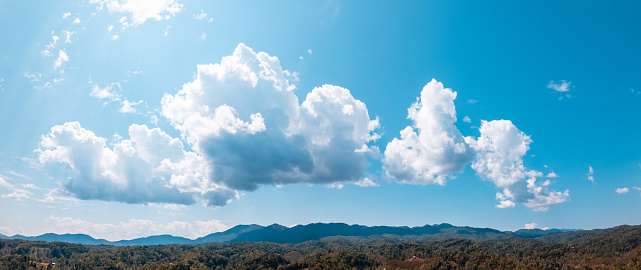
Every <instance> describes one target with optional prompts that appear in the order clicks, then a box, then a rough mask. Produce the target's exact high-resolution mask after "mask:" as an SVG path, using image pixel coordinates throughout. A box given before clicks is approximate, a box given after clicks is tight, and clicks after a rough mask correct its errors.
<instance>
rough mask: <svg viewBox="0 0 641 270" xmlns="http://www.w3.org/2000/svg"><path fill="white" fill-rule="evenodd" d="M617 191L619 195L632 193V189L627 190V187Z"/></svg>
mask: <svg viewBox="0 0 641 270" xmlns="http://www.w3.org/2000/svg"><path fill="white" fill-rule="evenodd" d="M615 191H616V193H618V194H625V193H628V191H630V189H629V188H627V187H624V188H617V189H616V190H615Z"/></svg>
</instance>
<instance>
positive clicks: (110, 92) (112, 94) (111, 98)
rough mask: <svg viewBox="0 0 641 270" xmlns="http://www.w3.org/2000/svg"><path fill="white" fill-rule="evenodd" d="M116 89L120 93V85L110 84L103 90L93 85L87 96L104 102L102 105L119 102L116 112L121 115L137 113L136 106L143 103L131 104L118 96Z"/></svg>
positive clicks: (140, 101)
mask: <svg viewBox="0 0 641 270" xmlns="http://www.w3.org/2000/svg"><path fill="white" fill-rule="evenodd" d="M90 83H91V82H90ZM116 89H119V90H120V91H122V87H121V86H120V83H117V82H116V83H111V84H108V85H107V86H105V87H103V88H100V87H99V86H98V85H97V84H94V86H93V87H92V90H91V93H89V95H90V96H92V97H96V98H98V99H100V100H104V103H103V105H106V104H108V103H111V102H119V103H120V104H121V105H122V106H121V107H120V109H118V111H119V112H121V113H138V112H139V111H138V110H137V109H136V106H138V105H141V104H143V103H144V101H142V100H139V101H137V102H131V101H129V100H127V99H126V98H124V97H123V96H122V95H120V94H118V93H117V92H116ZM145 106H146V105H145Z"/></svg>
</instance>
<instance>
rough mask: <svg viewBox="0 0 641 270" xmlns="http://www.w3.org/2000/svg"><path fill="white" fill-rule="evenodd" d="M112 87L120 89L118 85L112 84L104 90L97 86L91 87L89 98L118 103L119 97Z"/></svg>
mask: <svg viewBox="0 0 641 270" xmlns="http://www.w3.org/2000/svg"><path fill="white" fill-rule="evenodd" d="M114 87H118V88H121V87H120V84H119V83H112V84H109V85H107V86H105V87H104V88H100V87H99V86H98V85H97V84H96V85H94V86H93V89H92V90H91V93H89V95H90V96H92V97H96V98H98V99H107V100H109V101H118V100H120V99H121V97H120V95H119V94H117V93H116V91H115V90H114Z"/></svg>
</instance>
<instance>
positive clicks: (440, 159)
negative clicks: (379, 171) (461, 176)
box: [383, 79, 474, 185]
mask: <svg viewBox="0 0 641 270" xmlns="http://www.w3.org/2000/svg"><path fill="white" fill-rule="evenodd" d="M455 99H456V92H453V91H452V90H451V89H449V88H444V87H443V84H442V83H440V82H437V81H436V80H434V79H432V81H431V82H429V83H428V84H427V85H425V87H424V88H423V91H421V96H420V98H417V101H416V102H415V103H414V104H412V106H411V107H410V108H409V109H408V118H409V119H410V120H412V122H413V127H410V126H408V127H406V128H405V129H403V130H402V131H401V132H400V133H401V138H400V139H398V138H394V139H393V140H392V141H391V142H390V143H388V144H387V148H386V149H385V157H384V159H383V169H384V170H385V174H386V176H388V177H389V178H391V179H393V180H396V181H398V182H401V183H409V184H420V185H427V184H434V183H437V184H441V185H442V184H444V183H445V180H446V178H447V177H448V176H449V175H450V174H452V173H454V172H458V171H461V170H462V169H463V166H465V164H467V163H468V162H470V161H471V160H472V158H473V157H474V153H473V152H472V151H471V149H470V148H469V146H468V145H467V144H466V143H465V141H464V138H463V136H462V135H461V132H460V131H459V130H458V129H457V128H456V126H455V125H454V123H456V109H455V108H454V100H455Z"/></svg>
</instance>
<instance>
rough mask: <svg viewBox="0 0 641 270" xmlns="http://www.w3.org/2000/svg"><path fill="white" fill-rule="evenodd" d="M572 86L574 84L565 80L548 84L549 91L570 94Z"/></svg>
mask: <svg viewBox="0 0 641 270" xmlns="http://www.w3.org/2000/svg"><path fill="white" fill-rule="evenodd" d="M571 86H572V83H571V82H567V81H565V80H561V81H560V82H555V81H550V83H548V89H552V90H554V91H557V92H568V91H570V87H571Z"/></svg>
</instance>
